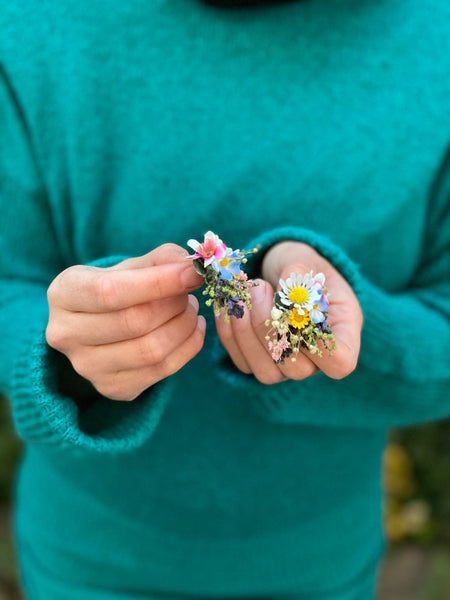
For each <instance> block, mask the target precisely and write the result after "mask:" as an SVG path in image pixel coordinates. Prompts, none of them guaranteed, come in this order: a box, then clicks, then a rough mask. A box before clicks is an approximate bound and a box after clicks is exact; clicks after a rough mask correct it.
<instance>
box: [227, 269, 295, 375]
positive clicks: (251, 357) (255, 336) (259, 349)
mask: <svg viewBox="0 0 450 600" xmlns="http://www.w3.org/2000/svg"><path fill="white" fill-rule="evenodd" d="M257 283H258V286H256V287H254V288H252V289H251V297H252V310H251V311H247V310H246V311H245V312H244V316H243V317H242V319H231V327H232V330H233V334H234V339H235V341H236V343H237V345H238V347H239V350H240V351H241V353H242V355H243V356H244V358H245V360H246V361H247V363H248V365H249V367H250V369H251V370H252V373H253V374H254V376H255V377H256V379H258V381H260V382H261V383H264V384H267V385H270V384H273V383H279V382H280V381H283V379H284V376H283V375H282V373H281V371H280V370H279V368H278V367H277V365H276V364H275V363H274V362H273V360H272V358H271V356H270V354H269V352H268V349H267V348H266V346H265V345H264V344H262V343H261V332H262V329H263V327H264V321H265V320H266V319H267V318H268V316H269V315H270V310H271V307H272V297H273V290H272V288H271V286H270V284H268V283H267V282H265V281H263V280H257ZM264 335H265V334H264ZM262 337H263V338H264V336H262Z"/></svg>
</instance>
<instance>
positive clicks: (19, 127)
mask: <svg viewBox="0 0 450 600" xmlns="http://www.w3.org/2000/svg"><path fill="white" fill-rule="evenodd" d="M0 139H1V144H0V215H1V220H2V223H1V233H0V328H1V331H2V343H1V344H0V393H4V394H5V395H6V396H8V397H9V398H10V400H11V402H12V409H13V420H14V424H15V427H16V430H17V433H18V434H19V436H20V437H21V438H22V439H23V440H24V441H26V442H33V443H36V444H47V445H53V446H64V447H81V448H84V449H90V450H94V451H101V452H122V451H127V450H129V449H132V448H134V447H137V446H139V445H141V444H142V443H143V442H144V441H145V440H146V439H147V438H148V437H149V436H151V434H152V432H153V430H154V429H155V427H156V426H157V424H158V422H159V419H160V417H161V415H162V413H163V410H164V407H165V404H166V401H167V398H168V396H169V392H168V390H169V389H170V385H171V384H170V378H169V379H167V380H165V381H163V382H160V383H158V384H157V385H155V386H153V387H152V388H151V389H150V390H148V391H147V392H144V393H143V394H141V396H140V397H139V398H137V399H136V400H135V401H133V402H117V401H113V400H109V399H108V398H105V397H104V396H101V395H100V394H99V393H98V392H97V391H96V390H95V389H94V388H93V387H92V386H90V385H86V381H85V380H83V378H81V377H80V376H78V375H77V374H76V373H75V371H73V369H72V368H71V365H70V363H68V361H67V363H66V364H65V365H63V363H62V355H61V354H60V353H59V352H57V351H55V350H53V349H52V348H50V347H49V346H48V344H47V343H46V340H45V329H46V326H47V321H48V304H47V295H46V292H47V288H48V286H49V284H50V282H51V281H52V279H53V278H54V277H55V276H56V275H57V274H58V273H60V272H61V271H62V270H63V269H64V268H66V267H67V266H68V265H67V264H64V261H63V260H62V258H61V252H60V251H59V247H58V242H57V235H56V232H55V228H54V226H53V222H52V214H51V210H50V208H49V203H48V198H47V195H46V190H45V186H44V185H43V178H42V177H40V171H39V167H38V164H37V161H36V160H35V154H34V152H33V140H32V136H31V134H30V131H29V129H28V127H27V119H26V117H25V115H24V113H23V111H22V107H21V106H20V103H19V102H18V99H17V96H16V94H15V91H14V89H13V88H12V86H11V84H10V82H9V80H8V78H7V77H6V74H5V70H4V69H3V68H2V65H1V63H0ZM123 258H124V257H118V256H116V257H106V258H103V259H100V260H98V261H95V262H94V263H92V264H94V265H96V266H100V267H105V266H108V265H112V264H115V263H117V262H119V261H120V260H122V259H123ZM68 365H69V366H68ZM68 368H69V369H71V371H72V372H71V373H70V372H68ZM64 371H65V373H66V374H70V380H71V382H74V386H73V395H71V394H70V393H68V392H67V389H68V388H67V385H64V381H61V375H62V373H64ZM86 392H87V393H88V395H89V401H87V398H86V399H85V400H86V401H85V402H83V397H82V394H83V393H86ZM82 408H83V409H82Z"/></svg>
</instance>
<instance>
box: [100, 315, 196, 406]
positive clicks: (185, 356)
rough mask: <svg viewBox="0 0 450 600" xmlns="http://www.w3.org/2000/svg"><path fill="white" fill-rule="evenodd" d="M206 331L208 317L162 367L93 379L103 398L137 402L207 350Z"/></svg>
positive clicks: (122, 372) (134, 370) (159, 365)
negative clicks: (99, 379) (146, 391)
mask: <svg viewBox="0 0 450 600" xmlns="http://www.w3.org/2000/svg"><path fill="white" fill-rule="evenodd" d="M205 331H206V321H205V319H204V317H198V321H197V326H196V328H195V330H194V332H193V333H192V335H191V336H190V337H188V338H187V339H186V340H185V341H184V342H183V343H182V344H180V345H179V346H178V347H177V348H176V349H175V350H174V351H173V352H172V353H171V354H170V355H168V356H167V357H166V358H165V359H164V360H163V361H162V362H161V363H159V364H158V365H154V366H150V367H148V366H146V367H141V368H138V369H129V370H119V371H115V372H113V373H110V374H108V377H106V378H102V380H101V381H96V380H95V379H94V380H92V383H93V385H94V386H95V387H96V389H97V390H98V391H99V392H100V393H101V394H102V395H104V396H106V397H107V398H110V399H111V400H124V401H130V400H134V399H136V398H137V397H138V396H139V395H140V394H141V393H142V392H144V391H145V390H146V389H148V388H150V387H151V386H152V385H154V384H155V383H158V381H161V380H162V379H166V378H167V377H169V376H171V375H173V374H174V373H176V372H177V371H179V370H180V369H181V368H182V367H184V365H185V364H186V363H188V362H189V361H190V360H191V359H192V358H194V356H196V355H197V354H198V353H199V352H200V350H201V349H202V347H203V344H204V340H205Z"/></svg>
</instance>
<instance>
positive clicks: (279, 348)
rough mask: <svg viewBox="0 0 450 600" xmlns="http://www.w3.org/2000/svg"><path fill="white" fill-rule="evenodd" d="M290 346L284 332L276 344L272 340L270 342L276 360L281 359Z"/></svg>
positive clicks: (273, 357)
mask: <svg viewBox="0 0 450 600" xmlns="http://www.w3.org/2000/svg"><path fill="white" fill-rule="evenodd" d="M288 348H289V342H288V339H287V336H286V334H285V333H283V335H282V336H281V338H280V339H279V340H278V342H277V343H276V344H274V343H273V342H272V341H270V342H269V350H270V351H271V352H272V359H273V360H274V361H275V362H277V361H279V360H280V358H281V355H282V354H283V352H284V351H285V350H287V349H288Z"/></svg>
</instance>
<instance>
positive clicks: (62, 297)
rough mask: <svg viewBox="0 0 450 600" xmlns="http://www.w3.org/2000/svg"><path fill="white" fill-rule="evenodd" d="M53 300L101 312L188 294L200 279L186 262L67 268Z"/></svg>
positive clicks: (200, 282)
mask: <svg viewBox="0 0 450 600" xmlns="http://www.w3.org/2000/svg"><path fill="white" fill-rule="evenodd" d="M58 279H59V281H58V286H57V291H56V293H57V303H58V305H60V306H62V307H63V308H64V309H66V310H70V311H79V312H92V313H105V312H113V311H116V310H121V309H123V308H127V307H129V306H135V305H136V304H144V303H147V302H151V301H152V300H162V299H164V298H169V297H173V296H178V295H182V294H188V293H189V292H191V291H192V290H194V289H196V288H198V287H200V286H201V285H202V283H203V278H202V277H201V276H200V275H199V274H198V273H197V272H196V271H195V269H194V267H193V265H192V263H191V262H190V261H187V260H186V261H183V262H178V263H170V264H165V265H157V266H152V267H143V268H139V269H136V268H134V269H114V268H112V269H110V268H106V269H102V268H99V267H88V266H85V267H71V268H69V269H66V271H64V272H63V273H62V274H61V275H60V277H59V278H58Z"/></svg>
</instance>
